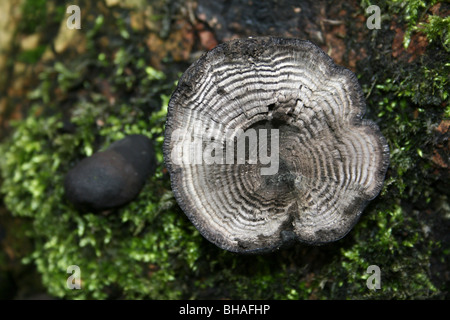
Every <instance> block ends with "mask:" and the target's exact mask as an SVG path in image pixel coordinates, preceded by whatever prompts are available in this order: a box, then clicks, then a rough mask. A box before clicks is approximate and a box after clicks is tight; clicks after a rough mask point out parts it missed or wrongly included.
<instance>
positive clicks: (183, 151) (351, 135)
mask: <svg viewBox="0 0 450 320" xmlns="http://www.w3.org/2000/svg"><path fill="white" fill-rule="evenodd" d="M364 110H365V102H364V98H363V96H362V91H361V88H360V86H359V84H358V82H357V79H356V77H355V75H354V74H353V73H352V72H351V71H349V70H347V69H345V68H343V67H340V66H336V65H335V64H334V63H333V61H332V60H331V58H330V57H329V56H327V55H326V54H325V53H324V52H323V51H322V50H321V49H320V48H318V47H317V46H315V45H314V44H312V43H311V42H309V41H303V40H297V39H281V38H253V39H241V40H234V41H231V42H228V43H224V44H221V45H219V46H217V47H216V48H215V49H213V50H211V51H210V52H207V53H206V54H204V55H203V56H202V57H201V58H200V59H199V60H198V61H197V62H195V63H194V64H193V65H192V66H191V67H189V68H188V70H187V71H186V72H185V73H184V75H183V76H182V78H181V79H180V81H179V84H178V87H177V89H176V90H175V92H174V94H173V96H172V98H171V100H170V103H169V111H168V118H167V123H166V132H165V142H164V157H165V162H166V165H167V168H168V170H169V172H170V175H171V181H172V189H173V191H174V194H175V197H176V199H177V201H178V203H179V205H180V207H181V208H182V210H183V211H184V212H185V213H186V215H187V216H188V217H189V219H190V220H191V221H192V223H193V224H194V225H195V226H196V227H197V229H198V230H199V231H200V232H201V234H202V235H203V236H204V237H205V238H207V239H208V240H210V241H211V242H213V243H215V244H216V245H218V246H219V247H221V248H224V249H227V250H230V251H235V252H260V251H268V250H273V249H276V248H278V247H280V246H281V245H282V244H283V243H285V242H288V241H289V242H290V241H292V240H298V241H301V242H306V243H310V244H320V243H326V242H330V241H336V240H338V239H340V238H342V237H343V236H345V235H346V234H347V233H348V232H349V230H350V229H351V228H352V227H353V226H354V224H355V223H356V222H357V220H358V218H359V216H360V215H361V212H362V210H363V209H364V207H365V205H366V204H367V202H368V201H369V200H371V199H373V198H374V197H376V196H377V194H378V193H379V191H380V189H381V187H382V184H383V180H384V176H385V172H386V169H387V166H388V162H389V149H388V146H387V144H386V141H385V139H384V138H383V136H382V135H381V133H380V131H379V130H378V128H377V126H376V125H375V124H374V123H372V122H370V121H368V120H363V119H362V117H363V115H364Z"/></svg>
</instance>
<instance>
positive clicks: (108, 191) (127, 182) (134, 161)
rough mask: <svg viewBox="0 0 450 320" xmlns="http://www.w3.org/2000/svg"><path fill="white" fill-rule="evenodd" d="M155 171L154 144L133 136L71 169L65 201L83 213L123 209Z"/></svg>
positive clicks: (146, 139) (65, 182)
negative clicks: (121, 207)
mask: <svg viewBox="0 0 450 320" xmlns="http://www.w3.org/2000/svg"><path fill="white" fill-rule="evenodd" d="M155 169H156V158H155V152H154V149H153V144H152V141H151V140H150V139H149V138H147V137H146V136H144V135H137V134H136V135H130V136H127V137H126V138H124V139H122V140H118V141H116V142H114V143H113V144H111V146H110V147H109V148H108V149H106V150H105V151H101V152H97V153H94V154H93V155H92V156H90V157H88V158H85V159H83V160H82V161H80V162H79V163H78V164H77V165H76V166H75V167H74V168H73V169H71V170H70V171H69V172H68V173H67V175H66V178H65V181H64V189H65V194H66V198H67V199H68V200H69V201H70V202H71V203H72V204H73V205H74V206H75V207H76V208H77V209H79V210H81V211H92V212H98V211H103V210H108V209H112V208H116V207H120V206H122V205H125V204H127V203H129V202H130V201H132V200H133V199H134V198H135V197H136V196H137V195H138V194H139V192H140V191H141V189H142V187H143V186H144V184H145V181H146V180H147V178H148V177H149V176H150V175H152V174H153V173H154V172H155Z"/></svg>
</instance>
